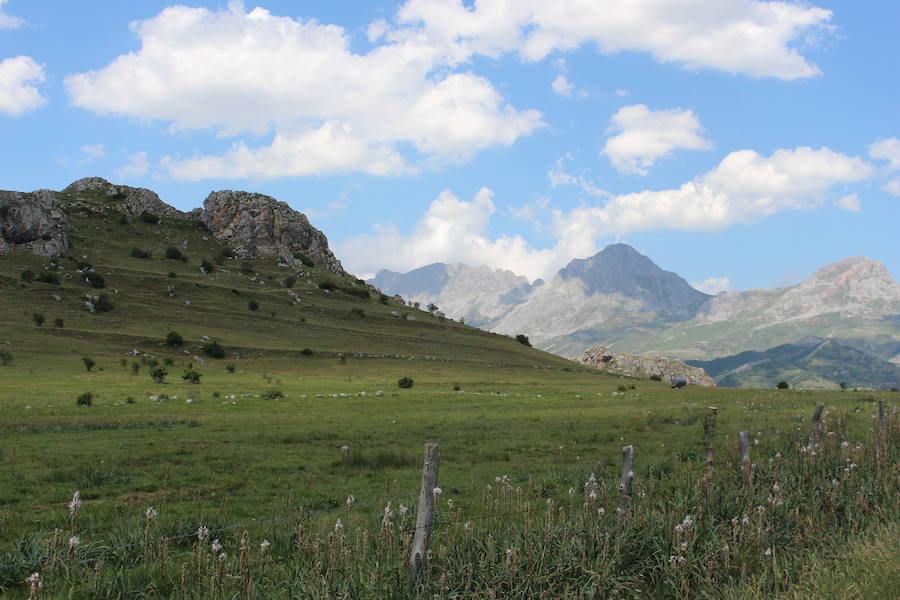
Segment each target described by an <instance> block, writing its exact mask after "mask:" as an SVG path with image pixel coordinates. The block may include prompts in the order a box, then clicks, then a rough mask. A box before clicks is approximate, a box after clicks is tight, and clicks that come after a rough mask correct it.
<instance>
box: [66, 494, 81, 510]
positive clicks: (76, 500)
mask: <svg viewBox="0 0 900 600" xmlns="http://www.w3.org/2000/svg"><path fill="white" fill-rule="evenodd" d="M79 508H81V492H79V491H78V490H75V494H74V495H73V496H72V501H71V502H69V512H70V513H72V514H73V515H74V514H75V513H76V512H78V509H79Z"/></svg>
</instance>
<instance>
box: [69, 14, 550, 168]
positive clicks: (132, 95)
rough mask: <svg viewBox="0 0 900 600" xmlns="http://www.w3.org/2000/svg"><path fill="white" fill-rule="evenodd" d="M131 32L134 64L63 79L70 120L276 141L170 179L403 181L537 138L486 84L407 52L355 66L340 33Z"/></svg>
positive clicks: (255, 26) (537, 121) (254, 26)
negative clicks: (362, 177)
mask: <svg viewBox="0 0 900 600" xmlns="http://www.w3.org/2000/svg"><path fill="white" fill-rule="evenodd" d="M132 27H133V29H134V32H135V33H136V35H137V36H138V37H139V38H140V41H141V48H140V49H139V50H138V51H136V52H132V53H129V54H124V55H121V56H119V57H118V58H116V59H115V60H113V61H112V62H111V63H110V64H108V65H107V66H105V67H103V68H102V69H99V70H96V71H90V72H86V73H79V74H75V75H71V76H69V77H67V78H66V86H67V89H68V91H69V94H70V95H71V97H72V101H73V103H74V104H75V105H76V106H80V107H82V108H86V109H88V110H92V111H94V112H97V113H101V114H104V113H113V114H120V115H126V116H131V117H135V118H140V119H154V120H161V121H166V122H169V123H171V127H172V129H174V130H191V129H211V130H214V131H217V132H218V133H219V134H221V135H223V136H232V135H238V134H243V133H247V132H252V133H255V134H265V133H270V132H272V131H273V130H274V135H273V138H272V141H271V143H270V144H268V145H263V146H261V147H255V148H251V147H248V146H247V145H246V144H245V143H243V142H238V143H236V144H235V145H234V146H233V147H232V148H231V149H230V150H228V151H227V152H226V153H224V154H223V155H220V156H197V157H188V158H177V157H168V158H167V159H166V160H165V161H164V162H163V163H162V167H163V169H164V170H165V171H167V172H168V174H169V175H171V176H173V177H175V178H179V179H202V178H207V177H248V176H260V177H279V176H285V175H309V174H318V173H335V172H345V171H365V172H368V173H373V174H377V175H400V174H405V173H407V172H409V169H410V167H409V165H408V164H407V163H408V162H409V160H410V159H409V158H408V155H409V154H412V159H413V160H424V161H428V162H434V161H438V162H441V161H463V160H468V159H469V158H471V156H472V155H473V154H474V153H475V152H477V151H479V150H481V149H483V148H486V147H489V146H494V145H498V144H499V145H510V144H512V143H513V142H515V140H516V139H518V138H519V137H521V136H524V135H528V134H530V133H531V132H532V131H534V130H535V129H537V128H538V127H541V126H542V125H543V123H542V122H541V115H540V113H539V112H537V111H535V110H517V109H515V108H513V107H512V106H510V105H509V104H507V103H506V102H505V101H504V99H503V98H502V97H501V95H500V94H499V93H498V91H497V90H496V89H495V88H494V87H493V85H491V83H490V82H489V81H488V80H487V79H485V78H483V77H479V76H476V75H474V74H472V73H470V72H459V71H458V70H457V69H456V65H455V63H454V62H453V60H452V59H451V58H449V57H447V56H446V55H445V54H444V53H442V52H441V51H440V49H438V48H435V47H433V46H431V45H429V44H427V43H424V42H422V41H419V40H416V39H409V40H404V41H394V42H386V43H384V44H382V45H378V46H375V47H374V48H373V49H372V50H371V51H370V52H369V53H367V54H358V53H354V52H353V51H352V50H351V48H350V40H349V37H348V34H347V32H346V31H345V30H344V29H343V28H341V27H339V26H335V25H324V24H320V23H318V22H316V21H303V20H299V19H293V18H289V17H279V16H275V15H272V14H271V13H269V12H268V11H266V10H264V9H262V8H255V9H253V10H252V11H250V12H246V11H245V10H244V8H243V6H242V4H241V3H240V2H232V3H230V4H229V7H228V9H227V10H219V11H211V10H208V9H205V8H189V7H185V6H174V7H170V8H166V9H165V10H163V11H162V12H160V13H159V14H158V15H157V16H155V17H153V18H151V19H148V20H145V21H139V22H136V23H135V24H133V26H132ZM383 33H384V27H379V26H377V25H373V27H372V28H370V31H369V34H370V36H372V37H373V38H376V39H377V38H380V36H382V35H383ZM235 40H240V43H236V42H235ZM185 56H190V57H191V60H189V61H187V60H184V57H185ZM408 148H411V150H407V149H408ZM401 149H402V151H401ZM404 153H406V154H407V156H404Z"/></svg>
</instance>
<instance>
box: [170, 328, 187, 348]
mask: <svg viewBox="0 0 900 600" xmlns="http://www.w3.org/2000/svg"><path fill="white" fill-rule="evenodd" d="M166 346H169V347H172V348H179V347H181V346H184V338H183V337H181V335H180V334H179V333H178V332H177V331H170V332H169V333H167V334H166Z"/></svg>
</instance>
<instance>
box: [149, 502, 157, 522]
mask: <svg viewBox="0 0 900 600" xmlns="http://www.w3.org/2000/svg"><path fill="white" fill-rule="evenodd" d="M158 514H159V511H157V510H156V509H155V508H153V507H152V506H149V507H147V513H146V515H147V520H148V521H152V520H153V519H155V518H156V515H158Z"/></svg>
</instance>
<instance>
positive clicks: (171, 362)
mask: <svg viewBox="0 0 900 600" xmlns="http://www.w3.org/2000/svg"><path fill="white" fill-rule="evenodd" d="M163 364H164V365H166V366H167V367H174V366H175V359H174V358H169V357H168V356H167V357H165V358H164V359H163Z"/></svg>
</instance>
